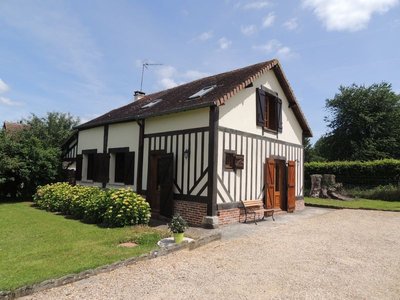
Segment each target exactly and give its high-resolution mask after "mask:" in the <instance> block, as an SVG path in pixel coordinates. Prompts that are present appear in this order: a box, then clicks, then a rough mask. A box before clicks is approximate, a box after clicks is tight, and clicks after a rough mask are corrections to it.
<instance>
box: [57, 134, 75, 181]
mask: <svg viewBox="0 0 400 300" xmlns="http://www.w3.org/2000/svg"><path fill="white" fill-rule="evenodd" d="M77 150H78V131H77V130H75V131H74V132H72V134H71V135H70V136H69V137H68V138H67V139H66V140H65V141H64V143H63V144H62V145H61V157H62V167H63V170H64V175H65V178H66V180H67V181H68V182H69V183H71V184H75V182H76V180H75V171H76V155H77Z"/></svg>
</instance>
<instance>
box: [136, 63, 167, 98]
mask: <svg viewBox="0 0 400 300" xmlns="http://www.w3.org/2000/svg"><path fill="white" fill-rule="evenodd" d="M149 66H162V64H153V63H147V62H145V63H143V64H142V79H141V80H140V91H141V92H143V90H142V88H143V75H144V69H148V68H149Z"/></svg>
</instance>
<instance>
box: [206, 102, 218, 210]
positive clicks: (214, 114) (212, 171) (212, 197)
mask: <svg viewBox="0 0 400 300" xmlns="http://www.w3.org/2000/svg"><path fill="white" fill-rule="evenodd" d="M218 120H219V107H218V106H211V107H210V115H209V128H210V133H209V135H208V190H207V192H208V196H207V197H208V203H207V215H208V216H216V215H217V161H218Z"/></svg>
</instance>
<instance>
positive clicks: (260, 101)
mask: <svg viewBox="0 0 400 300" xmlns="http://www.w3.org/2000/svg"><path fill="white" fill-rule="evenodd" d="M256 101H257V103H256V115H257V126H261V127H264V126H265V112H266V103H265V92H264V91H263V90H262V89H256Z"/></svg>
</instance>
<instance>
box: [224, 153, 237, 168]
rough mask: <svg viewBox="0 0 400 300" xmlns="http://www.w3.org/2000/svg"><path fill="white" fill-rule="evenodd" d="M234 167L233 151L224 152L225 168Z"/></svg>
mask: <svg viewBox="0 0 400 300" xmlns="http://www.w3.org/2000/svg"><path fill="white" fill-rule="evenodd" d="M234 168H235V153H233V152H225V169H227V170H233V169H234Z"/></svg>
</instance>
